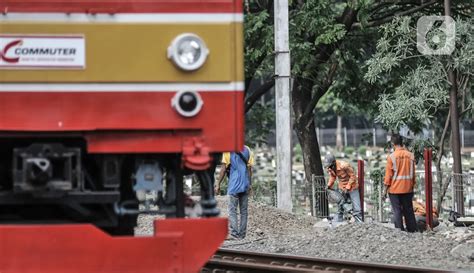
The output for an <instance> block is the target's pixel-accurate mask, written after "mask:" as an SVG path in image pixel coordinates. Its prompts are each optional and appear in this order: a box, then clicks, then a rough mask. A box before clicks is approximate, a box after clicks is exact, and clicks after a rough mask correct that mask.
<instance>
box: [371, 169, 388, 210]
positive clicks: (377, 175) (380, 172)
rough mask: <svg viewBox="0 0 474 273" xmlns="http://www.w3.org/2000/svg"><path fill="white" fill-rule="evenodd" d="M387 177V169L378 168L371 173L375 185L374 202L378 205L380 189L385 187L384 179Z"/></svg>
mask: <svg viewBox="0 0 474 273" xmlns="http://www.w3.org/2000/svg"><path fill="white" fill-rule="evenodd" d="M384 176H385V168H377V169H374V170H372V171H371V172H370V180H371V181H372V183H373V193H372V198H371V200H372V202H374V203H377V202H378V200H379V198H380V197H379V189H380V187H382V186H383V178H384Z"/></svg>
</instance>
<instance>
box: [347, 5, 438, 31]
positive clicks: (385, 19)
mask: <svg viewBox="0 0 474 273" xmlns="http://www.w3.org/2000/svg"><path fill="white" fill-rule="evenodd" d="M437 2H439V1H438V0H431V1H429V2H426V3H423V4H421V5H419V6H417V7H414V8H411V9H409V10H406V11H402V12H395V13H390V14H387V15H386V16H384V17H382V18H378V19H377V20H372V21H369V22H368V23H367V24H365V25H362V24H361V23H354V24H353V25H352V28H353V29H360V28H362V27H376V26H380V25H383V24H385V23H388V22H390V21H392V20H393V18H395V17H398V16H406V15H410V14H412V13H415V12H417V11H420V10H422V9H424V8H426V7H428V6H431V5H433V4H436V3H437Z"/></svg>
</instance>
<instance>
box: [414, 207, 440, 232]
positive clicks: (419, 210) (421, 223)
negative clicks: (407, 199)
mask: <svg viewBox="0 0 474 273" xmlns="http://www.w3.org/2000/svg"><path fill="white" fill-rule="evenodd" d="M412 204H413V211H414V212H415V220H416V225H417V227H418V231H424V230H426V207H425V205H424V204H423V203H421V202H419V201H413V202H412ZM432 213H433V227H437V226H439V221H438V216H439V215H438V210H437V209H436V208H435V207H433V210H432Z"/></svg>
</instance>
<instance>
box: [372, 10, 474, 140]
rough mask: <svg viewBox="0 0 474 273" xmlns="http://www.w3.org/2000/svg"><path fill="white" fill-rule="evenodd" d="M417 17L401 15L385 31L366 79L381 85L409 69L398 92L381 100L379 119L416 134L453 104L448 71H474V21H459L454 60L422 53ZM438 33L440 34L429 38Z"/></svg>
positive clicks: (463, 72) (464, 73)
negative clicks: (393, 74) (438, 112)
mask: <svg viewBox="0 0 474 273" xmlns="http://www.w3.org/2000/svg"><path fill="white" fill-rule="evenodd" d="M413 19H414V18H410V17H399V18H395V19H394V20H393V21H392V22H391V23H389V24H386V25H384V26H382V27H381V33H382V36H381V38H380V39H379V41H378V42H377V52H376V53H375V55H374V56H373V57H372V58H371V59H370V60H368V61H367V62H366V65H367V73H366V74H365V78H366V80H368V81H369V82H370V83H376V82H377V81H380V80H382V79H383V78H384V77H387V76H389V75H390V74H392V73H393V72H394V70H397V73H400V71H403V74H401V75H398V76H399V77H400V81H399V84H398V85H397V86H396V87H395V89H394V92H393V93H390V92H385V93H384V94H382V95H381V97H380V99H379V100H378V110H379V115H378V116H377V118H376V121H378V122H381V123H382V124H384V125H385V126H386V127H387V128H388V129H391V130H393V131H398V129H399V128H400V127H402V126H404V125H406V126H408V127H409V128H410V129H411V130H412V131H414V132H415V133H417V132H420V131H421V129H422V128H423V127H424V126H426V124H427V123H430V122H431V121H432V119H433V117H434V115H435V114H436V113H437V111H439V110H440V109H441V108H443V107H446V106H447V104H448V102H449V94H448V90H449V82H448V80H447V73H446V68H447V67H453V68H455V69H457V72H458V75H460V76H461V75H472V68H473V67H474V49H473V47H474V46H473V44H474V31H473V20H472V19H471V20H461V19H458V21H457V24H456V27H457V28H456V31H457V36H456V45H457V48H456V50H455V51H454V52H453V55H452V61H451V59H450V58H447V57H445V56H442V55H441V56H439V55H421V54H420V53H419V52H418V50H417V48H416V33H417V32H416V26H415V20H413ZM430 35H434V33H431V34H429V35H428V36H430ZM428 40H429V39H428Z"/></svg>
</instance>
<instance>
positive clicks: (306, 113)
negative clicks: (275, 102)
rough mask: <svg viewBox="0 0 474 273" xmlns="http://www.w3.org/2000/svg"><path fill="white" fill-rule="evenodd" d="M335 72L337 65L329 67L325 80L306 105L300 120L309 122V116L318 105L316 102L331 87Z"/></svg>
mask: <svg viewBox="0 0 474 273" xmlns="http://www.w3.org/2000/svg"><path fill="white" fill-rule="evenodd" d="M336 71H337V63H334V64H332V65H331V68H329V71H328V74H327V76H326V80H325V81H324V83H323V84H322V85H320V87H319V88H318V90H317V91H316V93H315V94H314V96H313V97H312V98H311V102H310V103H309V104H308V105H307V107H306V109H305V111H304V113H303V115H302V116H301V120H311V116H312V114H313V110H314V108H315V107H316V104H318V101H319V100H320V99H321V97H322V96H324V94H326V92H327V91H328V90H329V87H331V85H332V83H333V81H334V75H335V74H336Z"/></svg>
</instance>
